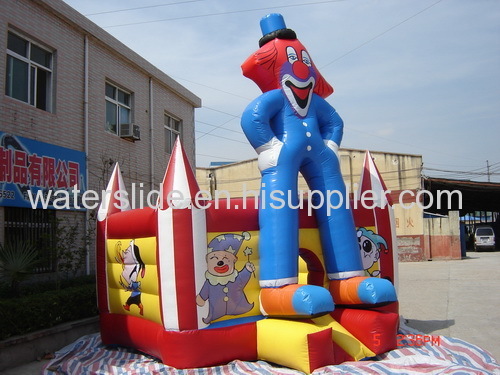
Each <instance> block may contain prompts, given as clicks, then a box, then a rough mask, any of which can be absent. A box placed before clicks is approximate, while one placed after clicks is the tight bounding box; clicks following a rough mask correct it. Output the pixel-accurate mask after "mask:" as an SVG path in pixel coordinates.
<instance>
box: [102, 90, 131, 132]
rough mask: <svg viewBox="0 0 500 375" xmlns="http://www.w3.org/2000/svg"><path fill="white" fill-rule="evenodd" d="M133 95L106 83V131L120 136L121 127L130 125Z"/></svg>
mask: <svg viewBox="0 0 500 375" xmlns="http://www.w3.org/2000/svg"><path fill="white" fill-rule="evenodd" d="M130 99H131V94H130V93H128V92H126V91H123V90H121V89H119V88H118V87H116V86H114V85H112V84H110V83H106V130H107V131H109V132H111V133H113V134H116V135H120V125H122V124H130V121H131V120H130V112H131V101H130Z"/></svg>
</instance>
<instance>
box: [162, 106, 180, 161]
mask: <svg viewBox="0 0 500 375" xmlns="http://www.w3.org/2000/svg"><path fill="white" fill-rule="evenodd" d="M164 126H165V151H166V152H168V153H169V154H171V153H172V150H173V148H174V143H175V140H176V139H177V137H179V136H180V137H181V139H182V121H181V120H179V119H178V118H175V117H172V116H170V115H168V114H166V113H165V117H164Z"/></svg>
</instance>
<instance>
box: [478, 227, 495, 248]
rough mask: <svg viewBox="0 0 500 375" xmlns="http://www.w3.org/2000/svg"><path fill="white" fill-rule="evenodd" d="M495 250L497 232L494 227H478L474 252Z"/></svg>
mask: <svg viewBox="0 0 500 375" xmlns="http://www.w3.org/2000/svg"><path fill="white" fill-rule="evenodd" d="M494 249H495V232H494V231H493V228H492V227H489V226H481V227H477V228H476V230H475V232H474V250H476V251H481V250H494Z"/></svg>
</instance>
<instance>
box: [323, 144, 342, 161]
mask: <svg viewBox="0 0 500 375" xmlns="http://www.w3.org/2000/svg"><path fill="white" fill-rule="evenodd" d="M323 141H325V146H326V147H328V148H329V149H330V150H332V151H333V152H334V154H335V156H337V159H338V160H339V161H340V157H339V145H338V144H336V143H335V142H334V141H332V140H331V139H324V140H323Z"/></svg>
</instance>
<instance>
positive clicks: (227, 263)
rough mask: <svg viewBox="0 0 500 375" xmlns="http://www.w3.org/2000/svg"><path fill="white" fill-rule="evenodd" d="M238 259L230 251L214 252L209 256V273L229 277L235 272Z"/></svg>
mask: <svg viewBox="0 0 500 375" xmlns="http://www.w3.org/2000/svg"><path fill="white" fill-rule="evenodd" d="M237 260H238V258H236V256H235V255H234V254H233V253H230V252H229V251H212V252H210V253H208V254H207V268H208V272H209V273H210V274H212V275H214V276H227V275H230V274H232V273H233V272H234V266H235V264H236V261H237Z"/></svg>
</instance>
